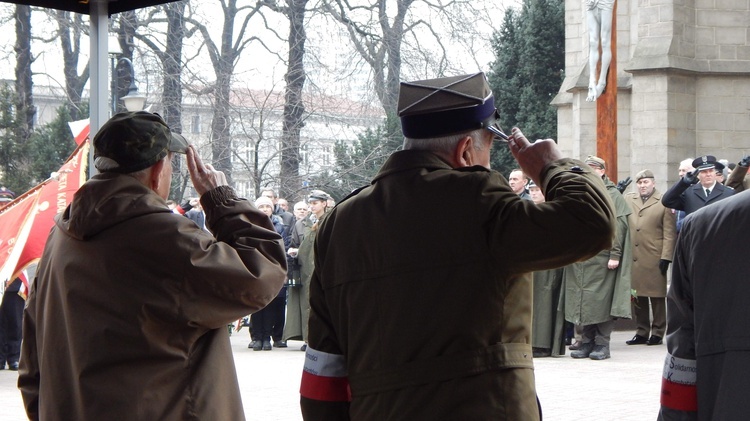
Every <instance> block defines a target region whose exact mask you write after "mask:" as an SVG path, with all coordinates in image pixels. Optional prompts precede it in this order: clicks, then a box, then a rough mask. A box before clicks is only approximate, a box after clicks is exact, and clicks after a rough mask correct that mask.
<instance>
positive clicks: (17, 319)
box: [0, 281, 26, 365]
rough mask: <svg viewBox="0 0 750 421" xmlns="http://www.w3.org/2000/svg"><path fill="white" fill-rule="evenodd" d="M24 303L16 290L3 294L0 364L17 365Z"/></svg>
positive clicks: (0, 326) (0, 313)
mask: <svg viewBox="0 0 750 421" xmlns="http://www.w3.org/2000/svg"><path fill="white" fill-rule="evenodd" d="M18 282H20V281H18ZM25 303H26V302H25V301H24V299H23V298H21V296H19V295H18V292H17V290H16V291H6V292H5V294H3V300H2V303H0V363H1V364H3V365H5V363H6V362H7V363H8V364H12V363H17V362H18V358H19V356H20V355H21V326H22V323H21V321H22V319H23V307H24V304H25Z"/></svg>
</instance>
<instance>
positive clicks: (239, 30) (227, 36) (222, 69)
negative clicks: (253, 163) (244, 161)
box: [186, 0, 275, 184]
mask: <svg viewBox="0 0 750 421" xmlns="http://www.w3.org/2000/svg"><path fill="white" fill-rule="evenodd" d="M219 3H220V4H221V12H222V16H223V21H222V28H221V34H220V36H219V37H220V40H219V42H218V44H217V42H215V41H214V40H213V38H212V37H211V33H210V30H209V28H208V26H207V25H206V24H205V23H203V22H199V21H197V20H195V19H192V18H186V20H187V21H189V22H190V23H191V24H193V25H195V26H196V27H197V29H198V31H199V32H200V33H201V34H202V35H203V39H204V42H205V47H206V50H207V52H208V56H209V58H210V60H211V64H212V66H213V70H214V74H215V77H216V80H215V82H214V83H213V86H212V87H211V88H210V89H211V92H212V93H213V97H214V102H213V107H214V108H213V118H212V120H211V148H212V158H213V165H214V167H216V169H218V170H220V171H223V172H224V174H226V176H227V180H228V181H229V182H230V184H231V182H232V181H231V180H232V162H231V150H232V138H231V131H230V128H231V118H230V112H231V105H230V91H231V87H232V74H233V72H234V68H235V65H236V64H237V59H238V58H239V57H240V55H241V54H242V52H243V51H244V50H245V48H246V47H247V45H248V44H249V43H251V42H253V41H259V42H262V41H261V40H260V39H259V38H258V37H257V36H250V35H248V27H249V25H250V20H251V19H252V18H253V17H255V16H256V15H260V11H261V9H262V8H263V7H266V6H273V5H274V3H275V2H274V0H261V1H258V2H256V3H254V4H252V5H248V6H238V5H237V3H238V2H237V0H220V2H219ZM259 17H261V18H262V17H263V16H259ZM266 29H269V30H270V28H268V27H267V26H266ZM271 31H272V30H271ZM272 32H273V31H272Z"/></svg>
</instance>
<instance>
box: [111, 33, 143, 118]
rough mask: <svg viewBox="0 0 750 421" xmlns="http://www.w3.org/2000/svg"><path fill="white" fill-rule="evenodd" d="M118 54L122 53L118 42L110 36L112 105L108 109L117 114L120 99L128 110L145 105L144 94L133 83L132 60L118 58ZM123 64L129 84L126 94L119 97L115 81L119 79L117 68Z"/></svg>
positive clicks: (133, 70)
mask: <svg viewBox="0 0 750 421" xmlns="http://www.w3.org/2000/svg"><path fill="white" fill-rule="evenodd" d="M120 55H122V50H121V49H120V43H119V42H118V40H117V38H116V37H114V36H110V39H109V56H110V68H111V72H112V79H111V84H110V92H111V95H112V104H111V105H112V106H111V109H110V112H111V115H115V114H117V108H118V104H119V100H120V99H122V102H123V103H124V104H125V108H126V109H127V110H128V111H140V110H142V109H143V107H144V105H146V96H145V95H142V94H140V93H139V92H138V86H137V85H136V84H135V69H134V68H133V62H132V61H130V59H129V58H127V57H120V58H119V59H118V58H117V57H118V56H120ZM123 66H127V70H128V73H130V86H129V87H128V93H127V95H125V96H123V97H122V98H120V97H119V96H118V93H119V92H118V83H117V81H118V79H119V72H118V71H117V70H118V69H120V68H122V67H123Z"/></svg>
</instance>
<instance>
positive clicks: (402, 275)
mask: <svg viewBox="0 0 750 421" xmlns="http://www.w3.org/2000/svg"><path fill="white" fill-rule="evenodd" d="M582 167H584V168H585V166H584V165H583V164H582V163H580V162H578V161H572V160H563V161H559V162H556V163H555V164H553V165H551V166H550V167H549V169H548V171H547V174H546V177H545V183H544V185H546V186H548V187H547V191H546V196H547V197H548V198H549V200H550V201H549V202H548V203H544V204H540V205H535V204H534V203H533V202H531V201H528V200H522V199H520V198H519V197H518V196H517V195H516V194H514V193H513V191H512V190H511V189H510V187H509V186H508V184H507V182H506V181H505V179H504V178H503V177H502V176H501V175H500V174H499V173H496V172H491V171H488V170H486V169H484V168H480V167H472V168H469V169H463V170H454V169H451V168H450V167H449V166H448V165H447V164H446V163H445V162H444V161H442V160H441V159H439V158H438V157H437V156H436V155H434V154H432V153H429V152H425V151H412V150H406V151H400V152H396V153H395V154H393V155H392V156H391V157H390V158H389V159H388V161H387V162H386V164H385V165H384V167H383V168H382V169H381V171H380V173H379V174H378V176H377V177H376V178H375V180H374V181H373V185H372V186H371V187H368V188H366V189H364V190H363V191H361V192H360V193H359V194H357V195H356V196H354V197H352V198H351V199H348V200H346V201H344V202H343V203H341V204H339V206H337V208H335V209H334V210H333V211H332V212H331V214H330V215H329V216H328V218H327V219H326V222H325V223H324V224H323V226H322V228H321V229H320V231H319V233H318V241H317V243H316V269H315V272H314V274H313V279H312V283H311V294H310V301H311V302H310V305H311V313H310V334H309V347H308V361H310V360H313V359H314V360H316V361H323V360H325V361H329V362H330V361H335V362H336V364H330V366H335V365H337V364H338V367H339V368H340V369H343V372H344V373H347V374H348V376H343V378H346V377H348V381H349V382H350V386H351V399H352V401H351V408H349V405H348V403H346V402H345V401H344V402H338V404H337V405H336V404H333V403H332V402H327V401H330V400H332V399H333V400H336V398H337V397H338V398H342V397H343V398H346V396H345V394H346V392H341V389H338V390H339V392H338V393H333V392H331V393H332V394H326V393H325V392H321V391H324V390H326V388H324V387H319V386H320V385H319V383H317V382H316V381H308V382H307V383H306V382H305V380H303V400H302V403H303V415H304V417H305V419H327V420H337V419H348V418H347V417H348V416H350V417H351V419H355V420H384V419H410V420H432V419H490V418H492V417H495V418H496V419H509V420H511V419H514V420H534V419H537V417H538V413H537V403H536V399H535V387H534V374H533V371H532V368H533V364H532V361H531V345H530V342H531V337H530V336H531V332H530V325H531V302H532V298H531V296H532V284H531V276H530V274H528V273H527V272H529V271H532V270H537V269H546V268H553V267H559V266H562V265H564V264H566V263H570V262H572V261H575V260H579V259H581V258H583V257H586V256H590V255H592V254H594V253H596V252H597V251H598V250H600V249H601V248H602V247H609V241H610V240H611V233H612V226H611V222H612V219H611V218H612V215H611V214H610V212H611V210H610V206H611V203H610V200H609V198H608V195H607V193H606V192H605V191H604V186H603V185H602V183H601V181H600V180H598V178H597V177H596V176H595V175H593V174H591V173H590V171H589V170H588V168H585V169H584V168H582ZM446 200H450V201H451V203H460V204H463V205H462V206H457V207H451V208H450V209H449V210H447V211H445V212H429V213H419V212H414V211H413V208H411V207H409V206H404V204H406V203H415V204H419V206H420V207H424V208H427V209H441V208H445V202H446ZM362 221H367V225H365V226H363V225H362ZM582 221H584V222H582ZM540 239H544V240H543V241H540ZM374 245H377V246H374ZM510 249H513V250H515V251H516V253H515V255H514V256H513V257H512V258H509V253H508V250H510ZM330 366H329V367H330ZM334 373H339V374H340V373H342V371H335V372H334ZM309 374H310V372H309V371H308V372H306V373H305V375H309ZM328 378H329V379H330V378H336V376H329V377H328ZM339 378H341V377H340V376H339ZM318 380H319V379H318ZM313 386H315V387H313ZM305 387H309V389H314V390H315V392H311V390H306V389H305ZM342 393H343V394H344V395H343V396H342V395H341V394H342ZM332 409H333V410H335V411H336V412H335V413H334V414H332V413H329V412H327V411H330V410H332ZM344 414H350V415H344Z"/></svg>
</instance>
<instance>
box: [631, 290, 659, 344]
mask: <svg viewBox="0 0 750 421" xmlns="http://www.w3.org/2000/svg"><path fill="white" fill-rule="evenodd" d="M632 304H633V307H632V310H633V320H634V321H635V325H636V331H635V333H636V335H641V336H643V337H645V338H648V337H649V336H650V335H655V336H658V337H660V338H663V337H664V332H666V331H667V299H666V298H665V297H636V299H635V300H633V301H632ZM649 304H650V306H649ZM652 313H653V319H651V314H652Z"/></svg>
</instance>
